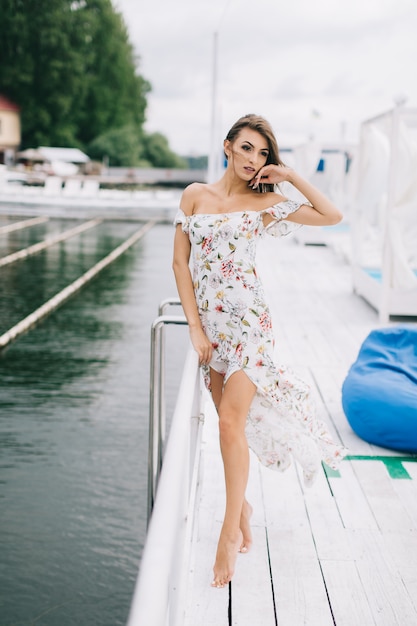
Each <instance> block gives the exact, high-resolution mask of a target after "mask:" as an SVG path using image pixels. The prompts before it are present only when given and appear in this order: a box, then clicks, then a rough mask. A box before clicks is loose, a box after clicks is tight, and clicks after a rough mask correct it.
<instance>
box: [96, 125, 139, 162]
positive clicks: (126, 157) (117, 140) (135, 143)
mask: <svg viewBox="0 0 417 626" xmlns="http://www.w3.org/2000/svg"><path fill="white" fill-rule="evenodd" d="M88 154H89V155H90V157H91V158H93V159H96V160H98V161H101V160H103V158H104V157H106V158H107V159H108V162H109V165H112V166H116V167H117V166H121V167H134V166H138V165H148V166H150V163H143V162H142V161H141V155H142V154H143V144H142V143H141V141H140V139H139V135H138V133H137V131H136V129H135V127H134V126H131V125H128V126H123V127H122V128H113V129H111V130H108V131H107V132H105V133H103V134H102V135H99V136H98V137H96V139H94V140H93V141H92V142H91V143H90V144H89V146H88Z"/></svg>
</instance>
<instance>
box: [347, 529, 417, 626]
mask: <svg viewBox="0 0 417 626" xmlns="http://www.w3.org/2000/svg"><path fill="white" fill-rule="evenodd" d="M351 545H352V546H354V551H355V556H356V566H357V568H358V572H359V576H360V578H361V580H362V584H363V586H364V588H365V589H366V593H367V596H368V601H369V606H370V609H371V611H372V614H373V616H374V620H375V623H377V624H378V626H394V625H395V624H398V625H401V626H402V625H404V624H416V623H417V613H416V610H415V607H414V605H413V603H412V601H411V599H410V596H409V594H408V592H407V589H406V588H405V586H404V583H403V580H402V576H401V573H400V572H399V571H398V568H397V567H396V564H395V562H394V561H393V559H392V557H391V555H390V553H389V550H388V549H387V547H386V545H385V536H384V534H382V533H378V532H375V531H367V530H361V531H353V533H352V535H351Z"/></svg>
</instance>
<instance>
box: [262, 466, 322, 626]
mask: <svg viewBox="0 0 417 626" xmlns="http://www.w3.org/2000/svg"><path fill="white" fill-rule="evenodd" d="M287 479H288V480H287ZM262 482H263V489H264V499H265V511H266V516H267V531H268V542H269V553H270V560H271V571H272V578H273V584H274V593H275V604H276V610H277V618H278V623H279V624H280V626H281V625H282V626H299V625H301V624H306V623H309V624H320V625H321V626H327V625H329V626H331V625H332V624H333V620H332V617H331V612H330V608H329V604H328V600H327V594H326V589H325V586H324V583H323V578H322V574H321V569H320V564H319V562H318V557H317V553H316V549H315V545H314V539H313V536H312V533H311V528H310V523H309V520H308V516H307V513H306V509H305V504H304V497H303V494H302V491H301V488H300V485H299V481H298V478H297V475H296V472H295V471H294V470H292V471H288V472H287V473H286V474H284V475H282V476H280V475H278V476H276V475H275V474H274V473H273V472H268V471H266V472H263V473H262ZM272 623H273V622H272Z"/></svg>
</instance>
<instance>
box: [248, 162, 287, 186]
mask: <svg viewBox="0 0 417 626" xmlns="http://www.w3.org/2000/svg"><path fill="white" fill-rule="evenodd" d="M292 173H293V170H292V169H291V168H289V167H287V166H286V165H274V164H273V163H270V164H269V165H264V167H261V169H260V170H259V172H258V173H257V174H256V176H255V177H254V178H253V179H252V180H251V181H250V183H249V185H250V186H251V187H253V189H256V188H257V187H258V185H259V184H260V183H266V184H269V185H279V183H283V182H284V181H286V180H290V178H291V174H292Z"/></svg>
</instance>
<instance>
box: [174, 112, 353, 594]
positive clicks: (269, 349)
mask: <svg viewBox="0 0 417 626" xmlns="http://www.w3.org/2000/svg"><path fill="white" fill-rule="evenodd" d="M224 152H225V156H226V159H227V168H226V170H225V173H224V175H223V176H222V178H221V179H220V180H219V181H218V182H216V183H214V184H200V183H193V184H192V185H190V186H188V187H187V188H186V189H185V190H184V193H183V195H182V199H181V205H180V206H181V208H180V210H179V211H178V214H177V216H176V219H175V223H176V224H177V228H176V232H175V241H174V261H173V269H174V273H175V278H176V282H177V287H178V293H179V296H180V299H181V303H182V306H183V309H184V313H185V316H186V318H187V321H188V325H189V331H190V337H191V342H192V344H193V346H194V349H195V350H196V351H197V353H198V356H199V363H200V365H201V366H202V367H203V371H204V377H205V382H206V385H207V387H208V388H209V389H210V391H211V394H212V398H213V401H214V404H215V406H216V408H217V411H218V415H219V432H220V448H221V453H222V458H223V465H224V474H225V485H226V509H225V516H224V521H223V525H222V529H221V533H220V537H219V541H218V546H217V553H216V560H215V564H214V568H213V571H214V579H213V582H212V585H213V586H214V587H224V586H225V585H226V584H227V583H228V582H229V581H230V580H231V578H232V576H233V572H234V566H235V561H236V557H237V553H238V552H239V551H240V552H246V551H247V550H248V549H249V547H250V545H251V531H250V525H249V521H250V516H251V512H252V509H251V506H250V504H249V503H248V502H247V500H246V499H245V489H246V484H247V479H248V470H249V451H248V444H249V446H250V447H251V448H252V449H253V450H254V452H255V453H256V454H257V456H258V458H259V459H260V461H261V462H262V463H263V464H265V465H267V466H269V467H273V468H276V469H285V468H286V467H288V465H289V464H290V459H291V455H292V456H293V457H294V458H295V459H296V460H297V461H298V462H299V463H300V464H301V465H302V467H303V471H304V480H305V482H306V484H311V482H312V481H313V479H314V476H315V474H316V473H317V470H318V468H319V467H320V461H321V460H324V461H325V462H326V463H328V464H329V465H330V466H332V467H334V468H335V467H336V466H337V463H338V461H339V460H340V459H341V458H342V457H343V456H344V453H345V451H344V449H343V448H342V447H341V446H338V445H336V444H335V443H333V441H332V440H331V438H330V435H329V434H328V432H327V429H326V427H325V425H324V424H323V423H322V422H320V421H318V420H316V418H315V416H314V407H313V406H312V402H311V399H310V392H309V388H308V386H307V385H306V384H305V383H304V382H303V381H301V380H299V379H297V377H296V376H295V375H294V374H293V373H292V372H290V371H289V370H288V368H283V367H279V368H278V367H277V366H276V365H275V363H274V361H273V345H274V344H273V335H272V327H271V320H270V315H269V310H268V306H267V304H266V302H265V297H264V293H263V289H262V285H261V283H260V282H259V279H258V277H257V275H256V268H255V265H254V260H255V245H256V243H257V241H258V240H260V238H261V237H262V236H263V235H264V234H265V233H270V234H280V231H282V230H283V227H284V228H288V226H289V225H288V223H284V224H282V223H281V221H282V220H283V219H285V220H286V222H293V223H296V224H309V225H314V226H325V225H329V224H337V223H338V222H339V221H340V220H341V218H342V216H341V214H340V213H339V211H338V210H337V209H336V208H335V207H334V206H333V204H332V203H331V202H330V201H329V200H328V199H327V198H326V197H325V196H324V195H323V194H322V193H321V192H320V191H318V189H316V188H315V187H314V186H313V185H311V184H310V183H308V182H307V181H305V180H304V179H303V178H301V176H299V175H298V174H297V173H296V172H295V171H293V170H291V169H290V168H288V167H285V165H284V164H283V163H282V161H281V160H280V157H279V152H278V146H277V142H276V139H275V137H274V134H273V131H272V129H271V127H270V125H269V124H268V122H267V121H266V120H264V119H263V118H262V117H259V116H256V115H246V116H244V117H242V118H241V119H239V120H238V121H237V122H236V123H235V124H234V125H233V127H232V128H231V130H230V131H229V133H228V135H227V137H226V139H225V141H224ZM283 181H288V182H290V183H291V184H292V185H293V186H294V187H295V188H296V189H298V191H299V192H301V194H303V195H304V196H305V197H306V198H307V199H308V203H306V204H300V203H297V202H294V201H291V200H287V199H286V198H284V197H283V196H282V195H280V194H279V193H276V192H275V185H277V184H279V183H281V182H283ZM191 253H192V257H193V274H192V275H191V272H190V269H189V259H190V254H191Z"/></svg>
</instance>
